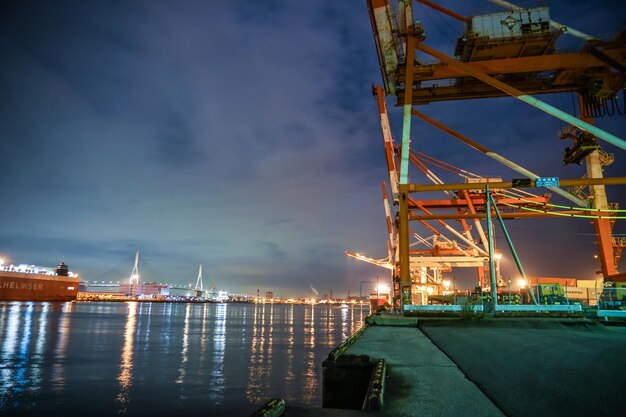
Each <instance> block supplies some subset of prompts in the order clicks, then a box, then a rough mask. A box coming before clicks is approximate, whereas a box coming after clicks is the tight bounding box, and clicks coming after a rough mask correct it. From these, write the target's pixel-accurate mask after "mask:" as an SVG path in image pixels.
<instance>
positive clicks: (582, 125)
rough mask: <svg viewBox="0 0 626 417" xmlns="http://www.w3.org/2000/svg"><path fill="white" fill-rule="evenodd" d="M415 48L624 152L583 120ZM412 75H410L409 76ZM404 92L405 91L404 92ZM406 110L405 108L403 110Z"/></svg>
mask: <svg viewBox="0 0 626 417" xmlns="http://www.w3.org/2000/svg"><path fill="white" fill-rule="evenodd" d="M415 48H416V49H418V50H420V51H422V52H425V53H427V54H428V55H431V56H433V57H435V58H437V59H439V60H441V61H442V62H445V63H447V64H448V65H450V66H451V67H453V68H455V69H457V70H458V71H459V73H460V74H467V75H471V76H472V77H474V78H477V79H479V80H480V81H482V82H484V83H486V84H489V85H491V86H493V87H495V88H497V89H498V90H501V91H503V92H505V93H507V94H509V95H510V96H512V97H515V98H517V99H518V100H521V101H523V102H525V103H527V104H530V105H531V106H533V107H536V108H538V109H539V110H541V111H543V112H545V113H548V114H550V115H552V116H554V117H556V118H558V119H560V120H562V121H564V122H565V123H568V124H571V125H573V126H576V127H577V128H579V129H581V130H584V131H585V132H588V133H591V134H592V135H594V136H596V137H598V138H599V139H602V140H604V141H606V142H609V143H610V144H612V145H615V146H617V147H618V148H621V149H624V150H626V141H624V140H623V139H620V138H618V137H617V136H615V135H613V134H611V133H609V132H606V131H604V130H602V129H599V128H597V127H595V126H594V125H592V124H589V123H587V122H585V121H583V120H580V119H578V118H576V117H574V116H572V115H570V114H568V113H566V112H564V111H562V110H560V109H557V108H556V107H554V106H551V105H549V104H548V103H545V102H543V101H541V100H539V99H537V98H535V97H533V96H530V95H528V94H526V93H524V92H523V91H521V90H518V89H517V88H515V87H511V86H510V85H508V84H506V83H503V82H502V81H500V80H497V79H495V78H493V77H491V76H489V75H487V74H485V73H484V72H482V71H478V70H477V69H475V68H472V67H471V66H469V65H467V64H465V63H463V62H460V61H457V60H456V59H454V58H452V57H449V56H448V55H446V54H444V53H442V52H439V51H438V50H436V49H434V48H431V47H429V46H427V45H424V43H423V42H417V43H416V45H415ZM409 71H411V72H412V69H409V68H408V67H407V72H409ZM411 75H412V74H411ZM405 92H406V90H405ZM404 101H405V102H406V101H407V100H406V98H405V100H404ZM405 110H406V108H405Z"/></svg>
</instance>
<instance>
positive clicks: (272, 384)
mask: <svg viewBox="0 0 626 417" xmlns="http://www.w3.org/2000/svg"><path fill="white" fill-rule="evenodd" d="M366 314H367V312H366V311H363V312H361V311H360V310H359V309H358V307H357V308H347V309H341V308H340V307H339V306H330V307H329V306H312V305H280V304H271V303H268V304H151V303H132V302H131V303H0V349H1V351H0V358H1V362H0V377H1V380H0V415H13V414H16V415H33V414H35V415H42V416H47V415H59V407H62V409H63V411H64V412H63V413H62V414H64V415H73V414H72V411H75V413H76V414H81V413H82V414H83V415H84V414H88V415H92V416H108V415H126V416H139V415H146V416H148V415H150V416H158V415H163V413H165V412H168V411H171V412H176V411H184V412H185V414H186V416H196V415H198V416H200V415H202V416H206V415H215V416H219V415H249V414H250V413H251V412H252V411H253V410H254V409H255V408H256V407H257V406H258V405H259V404H260V403H262V402H264V401H266V400H268V399H269V398H273V397H280V398H285V399H286V400H287V401H288V403H291V404H297V405H319V404H320V402H321V392H320V391H321V385H320V378H321V362H322V361H323V360H324V359H325V358H326V355H327V354H328V352H329V351H330V350H331V349H332V348H333V347H334V346H335V345H336V344H338V343H339V342H340V341H341V340H344V339H345V338H346V337H347V336H349V334H350V333H351V332H353V331H355V330H356V329H358V328H359V327H360V326H361V323H362V320H363V318H364V317H365V315H366Z"/></svg>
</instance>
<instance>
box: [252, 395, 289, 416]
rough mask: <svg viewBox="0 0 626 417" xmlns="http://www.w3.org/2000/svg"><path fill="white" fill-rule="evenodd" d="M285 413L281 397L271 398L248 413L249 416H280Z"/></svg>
mask: <svg viewBox="0 0 626 417" xmlns="http://www.w3.org/2000/svg"><path fill="white" fill-rule="evenodd" d="M284 414H285V400H283V399H282V398H272V399H271V400H269V401H268V402H266V403H265V404H263V405H262V406H261V407H259V408H257V409H256V411H255V412H254V413H252V414H250V417H281V416H283V415H284Z"/></svg>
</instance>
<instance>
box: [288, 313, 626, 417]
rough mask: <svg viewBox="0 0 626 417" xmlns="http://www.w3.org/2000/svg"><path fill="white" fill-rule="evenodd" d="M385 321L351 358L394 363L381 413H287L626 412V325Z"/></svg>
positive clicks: (291, 411)
mask: <svg viewBox="0 0 626 417" xmlns="http://www.w3.org/2000/svg"><path fill="white" fill-rule="evenodd" d="M391 322H393V319H391ZM380 323H382V321H380V320H379V321H378V324H379V325H372V326H369V327H368V328H367V330H366V331H365V332H364V333H363V335H362V336H361V337H360V338H358V339H357V340H356V341H355V342H354V344H352V345H351V346H350V347H349V348H348V350H347V351H346V352H345V354H349V355H368V356H369V357H370V358H371V359H379V358H383V359H385V361H386V362H387V365H388V379H387V384H386V390H385V395H384V409H383V411H382V412H381V413H370V412H363V411H358V410H337V409H321V408H318V409H299V408H298V407H297V406H295V407H294V405H287V413H286V415H289V416H303V417H315V416H319V417H322V416H327V417H333V416H346V417H348V416H355V417H356V416H366V415H382V416H394V417H395V416H397V417H405V416H411V417H431V416H433V417H434V416H437V417H452V416H454V417H458V416H472V417H475V416H476V417H477V416H509V417H527V416H533V417H543V416H551V417H553V416H567V417H576V416H594V417H595V416H611V417H615V416H626V401H624V397H623V391H624V388H626V327H605V326H603V325H601V324H599V323H597V322H593V321H587V320H578V319H532V318H530V319H506V318H497V319H483V320H475V321H465V320H458V319H444V320H441V319H440V320H437V319H420V320H419V322H418V327H399V326H393V325H389V323H388V322H384V323H385V324H384V325H380Z"/></svg>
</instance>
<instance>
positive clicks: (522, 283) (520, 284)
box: [517, 278, 526, 288]
mask: <svg viewBox="0 0 626 417" xmlns="http://www.w3.org/2000/svg"><path fill="white" fill-rule="evenodd" d="M517 286H518V287H520V288H525V287H526V280H525V279H524V278H519V279H518V280H517Z"/></svg>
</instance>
